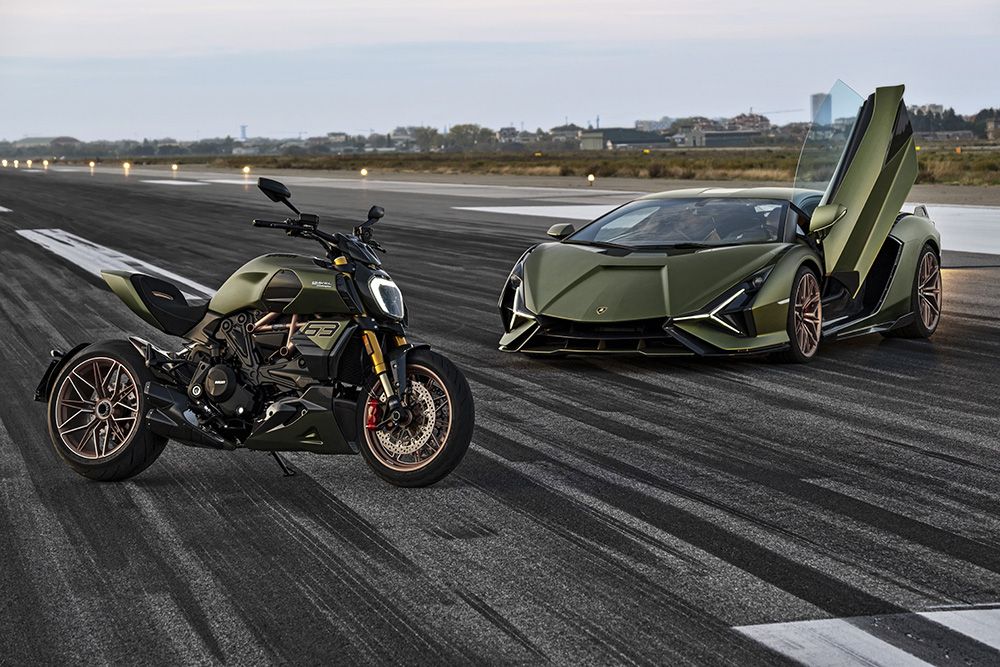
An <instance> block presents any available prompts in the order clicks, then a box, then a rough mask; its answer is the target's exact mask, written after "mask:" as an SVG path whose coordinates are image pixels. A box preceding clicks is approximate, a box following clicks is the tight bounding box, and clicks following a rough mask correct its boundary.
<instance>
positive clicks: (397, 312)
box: [368, 276, 405, 320]
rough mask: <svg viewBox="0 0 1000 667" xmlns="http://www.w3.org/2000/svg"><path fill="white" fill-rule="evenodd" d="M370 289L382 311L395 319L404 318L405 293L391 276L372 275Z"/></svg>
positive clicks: (369, 283) (369, 282)
mask: <svg viewBox="0 0 1000 667" xmlns="http://www.w3.org/2000/svg"><path fill="white" fill-rule="evenodd" d="M368 289H369V290H370V291H371V293H372V297H373V298H374V299H375V303H377V304H378V307H379V308H380V309H381V310H382V313H383V314H385V315H386V316H387V317H391V318H392V319H394V320H401V319H403V313H404V312H405V311H404V310H403V293H402V292H400V291H399V287H397V286H396V283H394V282H393V281H392V280H390V279H389V278H385V277H383V276H372V277H371V280H369V281H368Z"/></svg>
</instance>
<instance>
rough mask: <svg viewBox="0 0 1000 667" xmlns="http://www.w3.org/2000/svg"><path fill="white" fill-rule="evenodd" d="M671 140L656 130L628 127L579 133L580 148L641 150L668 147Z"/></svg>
mask: <svg viewBox="0 0 1000 667" xmlns="http://www.w3.org/2000/svg"><path fill="white" fill-rule="evenodd" d="M672 145H673V142H672V141H671V140H670V139H669V138H668V137H664V136H663V135H662V134H659V133H657V132H643V131H641V130H634V129H632V128H628V127H606V128H603V129H600V130H590V131H587V132H581V133H580V149H581V150H585V151H600V150H609V151H614V150H628V149H633V150H642V149H644V148H649V149H655V148H668V147H670V146H672Z"/></svg>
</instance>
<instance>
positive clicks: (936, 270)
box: [917, 252, 941, 331]
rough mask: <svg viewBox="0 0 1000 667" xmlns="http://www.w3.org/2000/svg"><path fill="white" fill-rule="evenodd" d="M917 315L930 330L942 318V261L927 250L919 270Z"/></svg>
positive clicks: (921, 259)
mask: <svg viewBox="0 0 1000 667" xmlns="http://www.w3.org/2000/svg"><path fill="white" fill-rule="evenodd" d="M917 271H918V272H917V315H918V316H919V317H920V321H921V322H922V323H923V325H924V327H925V328H926V329H928V330H929V331H934V330H935V329H936V328H937V325H938V321H940V319H941V261H940V260H939V259H938V257H937V255H936V254H934V253H933V252H925V253H924V254H923V257H921V258H920V268H919V269H918V270H917Z"/></svg>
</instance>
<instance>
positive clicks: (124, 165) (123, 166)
mask: <svg viewBox="0 0 1000 667" xmlns="http://www.w3.org/2000/svg"><path fill="white" fill-rule="evenodd" d="M131 168H132V165H131V163H129V162H122V169H124V170H125V171H128V170H129V169H131Z"/></svg>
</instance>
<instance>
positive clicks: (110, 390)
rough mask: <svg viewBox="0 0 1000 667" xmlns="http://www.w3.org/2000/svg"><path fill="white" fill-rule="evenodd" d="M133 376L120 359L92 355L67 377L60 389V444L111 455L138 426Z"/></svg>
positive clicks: (85, 453) (90, 454) (88, 454)
mask: <svg viewBox="0 0 1000 667" xmlns="http://www.w3.org/2000/svg"><path fill="white" fill-rule="evenodd" d="M138 416H139V392H138V390H137V387H136V380H135V376H133V375H132V373H131V372H130V371H129V369H128V368H126V367H125V366H124V364H122V363H121V362H119V361H115V360H114V359H109V358H108V357H93V358H91V359H86V360H84V361H81V362H80V363H78V364H77V365H76V366H74V367H73V368H72V369H71V370H70V371H69V372H68V373H67V374H66V377H65V378H63V381H62V385H61V386H60V387H59V391H58V393H57V394H56V405H55V424H54V425H55V429H56V432H57V433H58V435H59V439H60V440H61V441H62V443H63V444H64V445H65V446H66V447H67V448H69V450H70V451H72V452H73V453H74V454H76V455H77V456H79V457H81V458H85V459H93V460H96V459H104V458H108V457H110V456H112V455H113V454H114V453H115V452H117V451H118V450H119V449H121V448H122V447H123V446H125V445H126V444H127V443H128V442H129V441H130V440H131V438H132V435H133V434H134V433H135V430H136V428H137V427H138V425H139V419H138Z"/></svg>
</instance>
